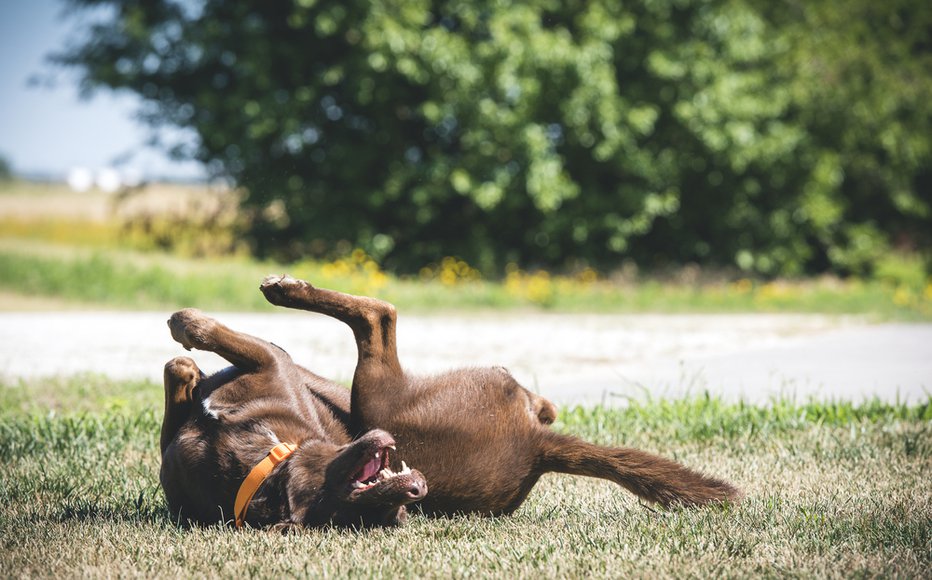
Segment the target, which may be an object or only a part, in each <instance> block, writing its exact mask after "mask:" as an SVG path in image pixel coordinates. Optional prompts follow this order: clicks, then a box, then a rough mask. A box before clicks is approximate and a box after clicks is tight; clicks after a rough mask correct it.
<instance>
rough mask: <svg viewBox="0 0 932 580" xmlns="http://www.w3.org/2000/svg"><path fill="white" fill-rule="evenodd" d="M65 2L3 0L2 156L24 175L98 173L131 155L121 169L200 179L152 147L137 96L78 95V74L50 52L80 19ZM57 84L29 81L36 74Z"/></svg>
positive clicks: (190, 167)
mask: <svg viewBox="0 0 932 580" xmlns="http://www.w3.org/2000/svg"><path fill="white" fill-rule="evenodd" d="M61 15H62V3H61V2H60V1H59V0H0V155H2V156H3V157H4V158H5V159H6V160H7V161H8V162H9V163H10V164H11V165H12V167H13V171H14V172H15V173H17V174H19V175H24V176H27V177H29V176H31V177H42V178H53V179H57V178H64V177H65V176H66V175H67V174H68V172H69V171H71V170H72V169H74V168H76V167H81V168H86V169H89V170H91V171H100V170H102V169H105V168H107V167H110V166H111V165H112V164H113V163H114V161H115V160H117V159H118V158H120V157H121V156H125V155H126V154H128V153H132V154H133V155H132V157H131V159H130V161H128V162H127V163H126V164H124V165H123V166H121V167H120V169H124V170H125V169H131V170H132V171H133V172H135V173H139V174H141V175H142V176H143V177H145V178H148V179H153V178H171V179H196V178H199V177H202V176H203V173H204V172H203V170H202V168H201V166H200V165H199V164H197V163H193V162H186V163H182V162H177V161H172V160H170V159H168V157H167V156H166V155H164V154H162V153H161V152H159V151H157V150H154V149H152V148H151V147H147V146H146V141H147V140H148V139H149V137H150V135H151V129H149V128H148V127H146V126H145V125H144V124H142V123H140V122H138V121H136V120H135V119H134V112H135V111H136V110H137V108H138V104H139V100H138V98H137V97H135V96H134V95H130V94H121V95H117V94H113V93H108V92H104V91H98V92H97V94H96V95H95V96H94V97H93V98H91V99H90V100H82V99H81V98H80V97H79V95H78V88H77V77H76V76H75V74H74V73H73V72H69V71H64V70H62V69H58V68H56V67H53V66H52V65H50V64H49V63H48V62H47V60H46V56H47V55H48V54H49V53H51V52H54V51H58V50H60V49H63V48H64V45H65V40H66V39H68V38H69V36H70V35H71V34H72V33H73V31H74V29H75V23H74V22H72V21H69V20H65V19H62V18H61ZM50 73H51V74H52V75H53V76H54V77H55V78H56V82H55V83H54V86H51V87H48V86H30V83H29V79H30V78H31V77H34V76H36V75H39V76H42V77H48V76H49V74H50Z"/></svg>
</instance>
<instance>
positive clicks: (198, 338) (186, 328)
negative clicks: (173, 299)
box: [168, 308, 217, 350]
mask: <svg viewBox="0 0 932 580" xmlns="http://www.w3.org/2000/svg"><path fill="white" fill-rule="evenodd" d="M216 324H217V322H216V321H215V320H214V319H213V318H210V317H209V316H206V315H205V314H204V313H203V312H201V311H200V310H198V309H196V308H185V309H184V310H179V311H178V312H176V313H174V314H172V316H171V318H169V319H168V328H169V329H170V330H171V333H172V338H174V339H175V341H176V342H177V343H178V344H180V345H181V346H183V347H185V348H186V349H187V350H191V349H192V348H196V349H200V350H210V349H209V348H207V344H208V337H209V336H210V332H211V331H212V330H213V328H214V326H215V325H216Z"/></svg>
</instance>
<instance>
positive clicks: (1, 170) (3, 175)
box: [0, 155, 13, 182]
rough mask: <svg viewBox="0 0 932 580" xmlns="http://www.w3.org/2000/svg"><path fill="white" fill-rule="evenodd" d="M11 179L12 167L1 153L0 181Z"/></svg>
mask: <svg viewBox="0 0 932 580" xmlns="http://www.w3.org/2000/svg"><path fill="white" fill-rule="evenodd" d="M11 179H13V168H12V167H11V166H10V162H9V161H7V158H6V157H4V156H3V155H0V182H3V181H10V180H11Z"/></svg>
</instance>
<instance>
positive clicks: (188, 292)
mask: <svg viewBox="0 0 932 580" xmlns="http://www.w3.org/2000/svg"><path fill="white" fill-rule="evenodd" d="M234 202H235V200H234V194H233V192H223V191H213V190H207V189H206V188H203V187H202V188H198V187H195V186H179V185H170V184H154V185H151V186H148V187H146V188H143V189H142V190H140V191H138V192H134V193H132V194H131V195H126V196H114V195H110V194H105V193H103V192H100V191H90V192H85V193H83V194H75V193H73V192H70V191H69V190H68V189H67V187H66V186H64V185H63V184H54V183H48V184H41V183H29V182H23V181H12V182H7V183H0V309H7V310H9V309H17V310H19V309H24V308H45V307H48V306H49V305H53V306H54V307H57V308H63V307H81V306H86V307H95V308H99V307H105V308H126V309H138V308H152V309H160V310H172V309H176V308H179V307H183V306H191V305H197V306H199V307H201V308H205V309H210V310H213V311H218V310H265V309H267V308H269V307H268V305H266V304H265V302H264V300H263V299H262V297H261V295H260V294H259V293H258V292H257V291H256V288H257V285H258V283H259V281H260V280H261V279H262V278H263V277H264V276H265V275H267V274H269V273H283V272H288V273H290V274H292V275H294V276H297V277H301V278H305V279H308V280H311V281H313V282H315V283H317V284H320V285H322V286H326V287H330V288H333V289H336V290H342V291H347V292H351V293H355V294H367V295H376V296H379V297H382V298H385V299H387V300H389V301H391V302H393V303H395V304H396V305H397V306H399V307H400V308H403V309H404V310H405V311H408V312H411V311H417V310H421V311H423V310H436V309H447V310H449V309H458V310H474V309H503V308H509V309H515V308H519V309H520V308H544V309H550V310H558V311H566V312H583V311H584V312H619V313H638V312H673V313H683V312H716V313H719V312H817V313H823V314H859V315H867V316H871V317H874V318H880V319H897V320H932V278H929V277H928V276H927V275H926V272H925V271H924V269H923V264H922V261H921V259H920V258H919V257H918V256H915V255H905V256H903V255H896V254H891V255H890V256H888V258H887V259H886V260H885V261H884V262H883V263H882V264H880V267H879V268H878V271H877V272H876V273H875V275H874V276H873V277H872V278H869V279H863V280H860V279H849V280H840V279H837V278H831V277H826V278H819V279H801V280H776V281H764V280H752V279H747V278H739V277H735V276H734V275H731V276H726V275H723V274H718V275H712V274H710V273H708V272H702V271H700V270H698V269H697V268H695V267H685V268H683V269H682V270H681V271H679V272H676V273H673V274H669V275H666V276H657V275H654V276H650V275H648V276H644V275H638V274H636V273H632V271H631V269H630V268H628V270H626V271H622V272H620V273H617V275H612V276H608V277H606V276H604V275H602V276H600V275H599V274H598V273H596V272H594V271H593V270H591V269H583V270H581V271H579V272H576V273H572V274H566V275H558V274H553V273H550V272H546V271H524V270H521V269H519V267H518V266H516V265H509V266H508V268H506V271H505V272H503V273H502V276H501V278H500V279H493V280H489V279H483V278H482V277H481V276H479V273H478V272H477V271H476V270H475V269H473V268H472V267H470V265H469V264H466V263H465V262H463V261H461V260H458V259H456V258H454V257H449V256H447V257H444V256H438V257H437V261H436V263H434V264H429V265H426V266H425V267H424V268H423V269H422V270H421V272H420V274H419V275H418V276H413V277H398V276H394V275H391V274H388V273H386V272H383V271H382V270H381V269H380V268H379V265H378V264H377V263H376V262H375V261H373V260H372V259H371V258H370V257H368V256H366V255H365V254H364V253H362V252H361V251H359V250H356V251H354V252H352V253H351V254H349V255H347V256H344V257H343V258H340V259H335V260H332V261H330V262H322V261H303V262H299V263H291V264H281V263H274V262H263V261H258V260H255V259H251V258H249V257H248V255H247V252H246V250H245V248H244V247H243V246H242V243H241V242H240V241H238V240H237V239H236V235H235V227H236V224H237V223H238V220H239V219H241V218H240V217H239V216H238V215H237V214H236V211H235V203H234ZM198 256H199V257H198ZM635 270H636V269H635ZM31 304H33V305H34V306H31Z"/></svg>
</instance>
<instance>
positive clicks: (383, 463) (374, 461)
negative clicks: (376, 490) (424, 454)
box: [349, 445, 411, 494]
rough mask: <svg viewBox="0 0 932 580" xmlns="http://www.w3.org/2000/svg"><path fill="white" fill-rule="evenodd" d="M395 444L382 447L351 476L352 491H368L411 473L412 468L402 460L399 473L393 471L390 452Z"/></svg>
mask: <svg viewBox="0 0 932 580" xmlns="http://www.w3.org/2000/svg"><path fill="white" fill-rule="evenodd" d="M394 450H395V447H394V446H393V445H390V446H387V447H382V448H381V449H379V450H377V451H376V452H375V453H373V454H372V456H371V457H370V458H369V459H368V460H367V461H366V462H365V463H364V464H363V465H362V466H361V467H360V468H359V470H358V471H357V472H356V473H354V474H353V475H352V477H350V481H349V486H350V488H351V489H352V493H353V494H356V493H360V492H364V491H367V490H369V489H371V488H373V487H375V486H377V485H379V484H380V483H383V482H385V481H388V480H390V479H393V478H395V477H399V476H402V475H408V474H410V473H411V468H410V467H408V466H407V465H405V462H404V461H402V462H401V471H398V472H397V473H396V472H394V471H392V468H391V467H389V465H390V457H389V453H390V452H391V451H394Z"/></svg>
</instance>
